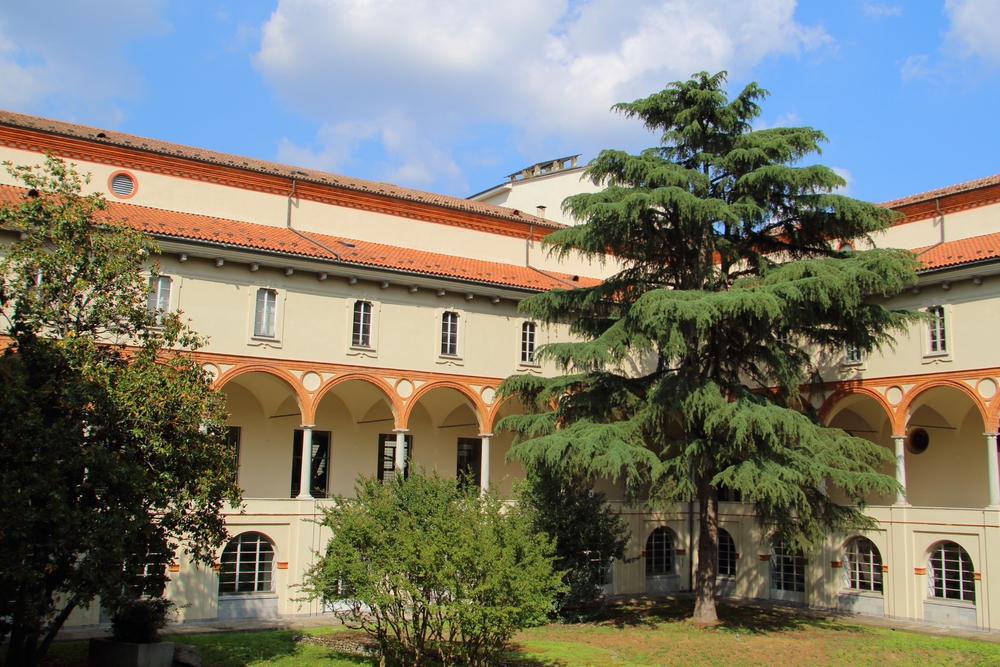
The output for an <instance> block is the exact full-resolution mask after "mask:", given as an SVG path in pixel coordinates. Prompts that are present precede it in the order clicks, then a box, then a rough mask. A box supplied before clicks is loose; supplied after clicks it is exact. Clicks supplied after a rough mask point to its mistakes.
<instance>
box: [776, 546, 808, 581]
mask: <svg viewBox="0 0 1000 667" xmlns="http://www.w3.org/2000/svg"><path fill="white" fill-rule="evenodd" d="M771 590H772V591H783V592H785V593H805V592H806V559H805V558H803V557H802V554H799V553H796V552H794V551H792V550H791V549H789V548H788V547H787V546H786V545H785V543H784V542H775V543H774V546H772V547H771Z"/></svg>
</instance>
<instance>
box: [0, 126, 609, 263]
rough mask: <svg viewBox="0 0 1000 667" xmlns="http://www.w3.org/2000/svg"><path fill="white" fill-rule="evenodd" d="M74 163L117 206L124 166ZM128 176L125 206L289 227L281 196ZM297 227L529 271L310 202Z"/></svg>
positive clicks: (411, 227)
mask: <svg viewBox="0 0 1000 667" xmlns="http://www.w3.org/2000/svg"><path fill="white" fill-rule="evenodd" d="M42 159H43V158H42V156H40V155H39V154H38V153H33V152H30V151H23V150H19V149H15V148H11V147H9V146H0V161H3V160H10V161H11V162H12V163H13V164H15V165H36V164H39V163H41V162H42ZM76 162H77V163H78V169H79V170H80V171H81V172H83V173H90V174H91V175H92V179H91V183H90V187H89V190H88V191H89V192H99V193H101V194H103V195H104V196H105V197H106V198H107V199H109V200H111V201H118V199H117V197H115V196H114V195H113V194H111V192H110V190H109V188H108V179H109V178H110V177H111V174H113V173H114V172H116V171H120V170H121V167H120V166H116V165H109V164H104V163H95V162H85V161H82V160H77V161H76ZM129 173H131V174H132V175H133V176H134V177H135V179H136V182H137V187H138V189H137V191H136V193H135V195H133V196H132V197H131V198H129V199H128V200H127V203H129V204H135V205H138V206H149V207H152V208H159V209H164V210H168V211H180V212H184V213H193V214H198V215H206V216H211V217H219V218H227V219H231V220H240V221H243V222H252V223H256V224H260V225H268V226H271V227H284V226H285V225H286V221H287V212H288V199H287V198H286V197H283V196H281V195H278V194H272V193H266V192H257V191H253V190H247V189H243V188H235V187H230V186H225V185H219V184H214V183H209V182H204V181H194V180H192V179H189V178H180V177H175V176H167V175H164V174H157V173H153V172H145V171H135V170H129ZM0 183H7V184H11V185H19V183H18V182H16V181H15V180H14V179H13V178H12V177H11V176H10V175H8V174H7V173H6V172H3V173H2V174H0ZM529 212H530V213H533V211H529ZM292 226H293V227H295V228H296V229H299V230H302V231H307V232H308V231H313V232H318V233H322V234H330V235H333V236H342V237H346V238H352V239H358V240H365V241H372V242H376V243H384V244H387V245H393V246H401V247H405V248H413V249H416V250H424V251H427V252H434V253H441V254H445V255H454V256H458V257H468V258H472V259H479V260H484V261H490V262H501V263H505V264H513V265H516V266H524V265H525V264H526V262H527V260H526V242H525V241H524V240H523V239H517V238H512V237H509V236H503V235H500V234H492V233H488V232H481V231H477V230H474V229H467V228H464V227H458V226H453V225H443V224H439V223H434V222H427V221H423V220H416V219H412V218H405V217H402V216H394V215H387V214H384V213H378V212H376V211H365V210H363V209H354V208H347V207H343V206H333V205H329V204H323V203H321V202H315V201H310V200H306V199H299V200H296V201H294V205H293V207H292ZM529 245H531V244H529ZM533 245H534V246H535V248H534V249H533V250H531V249H529V251H530V254H531V260H530V261H531V264H532V265H533V266H535V267H538V268H542V269H546V270H550V271H560V272H564V273H571V274H578V275H583V276H590V277H595V278H602V277H605V276H606V275H608V274H607V269H606V268H605V267H602V266H601V265H600V264H599V263H596V262H590V261H588V260H584V259H582V258H572V257H571V258H567V259H566V260H558V259H556V258H551V257H548V256H546V255H545V254H543V253H541V252H539V251H538V249H537V246H538V245H539V244H538V243H535V244H533Z"/></svg>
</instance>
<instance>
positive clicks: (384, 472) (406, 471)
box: [378, 433, 413, 482]
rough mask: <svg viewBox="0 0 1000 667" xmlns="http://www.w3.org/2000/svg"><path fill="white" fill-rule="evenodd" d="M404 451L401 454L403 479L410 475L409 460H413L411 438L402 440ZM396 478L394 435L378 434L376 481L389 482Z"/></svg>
mask: <svg viewBox="0 0 1000 667" xmlns="http://www.w3.org/2000/svg"><path fill="white" fill-rule="evenodd" d="M403 443H404V447H405V448H406V451H405V452H403V461H404V464H403V479H406V478H407V477H409V475H410V459H411V458H413V436H412V435H407V436H404V438H403ZM395 478H396V434H395V433H380V434H379V436H378V479H379V481H380V482H390V481H392V480H393V479H395Z"/></svg>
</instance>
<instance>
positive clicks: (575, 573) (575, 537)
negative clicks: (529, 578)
mask: <svg viewBox="0 0 1000 667" xmlns="http://www.w3.org/2000/svg"><path fill="white" fill-rule="evenodd" d="M520 500H521V502H522V503H523V504H524V507H525V509H527V510H528V511H530V512H531V518H532V525H533V526H534V529H535V530H536V531H538V532H542V533H545V534H547V535H548V536H549V537H550V538H552V540H553V542H554V543H555V555H556V560H555V568H556V569H557V570H561V571H563V572H564V573H565V574H564V575H563V582H564V583H565V584H566V586H567V589H566V591H565V592H564V593H563V594H562V595H561V596H560V598H559V608H560V610H562V611H574V612H576V611H579V610H580V609H581V608H585V607H586V606H587V605H590V604H592V603H593V602H595V601H596V600H597V599H598V598H600V596H601V594H602V592H603V587H604V573H605V567H607V566H608V565H609V564H610V563H611V562H612V561H615V560H624V559H625V549H626V548H627V547H628V542H629V539H630V538H631V532H630V531H629V528H628V522H627V521H626V520H625V518H624V517H622V515H621V514H620V513H618V512H617V511H615V510H614V509H612V508H611V506H610V505H608V503H607V496H605V495H604V493H602V492H600V491H595V490H594V485H593V482H592V480H591V479H589V478H588V477H586V476H585V475H584V474H583V473H581V472H579V471H567V470H561V469H559V468H556V467H554V466H548V465H538V466H535V467H534V468H532V469H531V470H529V471H528V478H527V480H525V484H524V486H523V488H522V490H521V494H520Z"/></svg>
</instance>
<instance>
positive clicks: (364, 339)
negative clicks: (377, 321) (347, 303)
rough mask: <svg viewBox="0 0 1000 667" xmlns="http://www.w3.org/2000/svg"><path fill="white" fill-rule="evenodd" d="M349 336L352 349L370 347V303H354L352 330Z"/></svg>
mask: <svg viewBox="0 0 1000 667" xmlns="http://www.w3.org/2000/svg"><path fill="white" fill-rule="evenodd" d="M353 331H354V332H353V335H352V336H351V345H352V346H353V347H371V346H372V304H371V302H370V301H355V302H354V330H353Z"/></svg>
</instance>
